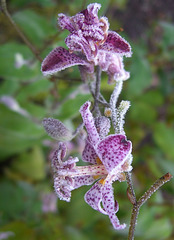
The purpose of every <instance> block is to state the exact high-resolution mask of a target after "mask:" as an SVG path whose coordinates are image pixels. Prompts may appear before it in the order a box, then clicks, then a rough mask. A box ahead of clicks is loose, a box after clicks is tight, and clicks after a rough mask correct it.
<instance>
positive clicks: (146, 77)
mask: <svg viewBox="0 0 174 240" xmlns="http://www.w3.org/2000/svg"><path fill="white" fill-rule="evenodd" d="M133 53H134V54H133V56H132V58H131V66H130V68H129V71H130V73H131V75H130V79H129V81H128V94H130V95H131V96H132V95H133V96H135V95H136V96H137V95H140V94H141V93H142V92H143V90H144V89H146V88H147V87H149V85H150V84H151V82H152V72H151V67H150V64H149V61H148V59H147V57H146V56H145V53H146V52H145V50H144V46H143V44H141V45H139V47H137V46H134V47H133Z"/></svg>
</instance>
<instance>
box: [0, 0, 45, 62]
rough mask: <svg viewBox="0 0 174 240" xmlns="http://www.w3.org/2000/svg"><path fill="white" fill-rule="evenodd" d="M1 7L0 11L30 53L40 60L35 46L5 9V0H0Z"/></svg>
mask: <svg viewBox="0 0 174 240" xmlns="http://www.w3.org/2000/svg"><path fill="white" fill-rule="evenodd" d="M1 9H2V12H3V13H4V15H5V16H6V17H7V18H8V20H9V21H10V23H11V24H12V25H13V27H14V28H15V30H16V31H17V33H18V34H19V36H20V37H21V38H22V40H23V41H24V42H25V44H26V45H27V46H28V47H29V48H30V50H31V51H32V53H33V54H34V55H35V57H36V58H37V59H38V60H39V61H40V62H42V58H41V57H40V56H39V53H38V51H37V50H36V48H35V47H34V46H33V45H32V44H31V43H30V42H29V40H28V39H27V38H26V36H25V35H24V34H23V32H22V31H21V30H20V29H19V27H18V26H17V25H16V23H15V21H14V20H13V19H12V17H11V15H10V13H9V11H8V9H7V4H6V0H1Z"/></svg>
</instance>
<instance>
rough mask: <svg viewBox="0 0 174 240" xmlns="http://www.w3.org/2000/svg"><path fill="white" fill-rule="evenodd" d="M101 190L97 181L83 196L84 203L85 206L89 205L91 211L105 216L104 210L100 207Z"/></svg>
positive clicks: (101, 185) (100, 185)
mask: <svg viewBox="0 0 174 240" xmlns="http://www.w3.org/2000/svg"><path fill="white" fill-rule="evenodd" d="M102 188H103V184H101V183H100V182H99V181H98V182H96V183H95V184H94V185H93V186H92V187H91V188H90V190H89V191H88V192H87V193H86V194H85V197H84V198H85V201H86V203H87V204H89V205H90V206H91V207H92V208H93V209H95V210H97V211H99V212H101V213H103V214H107V213H106V211H105V210H103V208H102V207H101V201H102Z"/></svg>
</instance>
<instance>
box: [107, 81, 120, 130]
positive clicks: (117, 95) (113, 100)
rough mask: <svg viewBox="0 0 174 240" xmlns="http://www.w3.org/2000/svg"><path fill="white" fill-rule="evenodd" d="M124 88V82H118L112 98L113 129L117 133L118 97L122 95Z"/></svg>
mask: <svg viewBox="0 0 174 240" xmlns="http://www.w3.org/2000/svg"><path fill="white" fill-rule="evenodd" d="M122 86H123V81H118V82H116V85H115V88H114V91H113V93H112V94H111V97H110V107H111V110H112V123H113V127H114V130H115V132H116V131H117V109H116V104H117V100H118V97H119V95H120V93H121V90H122Z"/></svg>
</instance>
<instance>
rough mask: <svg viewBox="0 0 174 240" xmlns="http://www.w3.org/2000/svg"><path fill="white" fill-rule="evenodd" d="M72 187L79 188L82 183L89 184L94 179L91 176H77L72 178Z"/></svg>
mask: <svg viewBox="0 0 174 240" xmlns="http://www.w3.org/2000/svg"><path fill="white" fill-rule="evenodd" d="M73 180H74V183H73V189H76V188H79V187H81V186H83V185H91V184H92V183H93V182H94V181H96V179H94V178H93V177H92V176H82V177H81V176H78V177H74V178H73Z"/></svg>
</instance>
